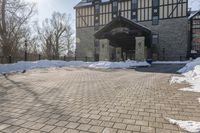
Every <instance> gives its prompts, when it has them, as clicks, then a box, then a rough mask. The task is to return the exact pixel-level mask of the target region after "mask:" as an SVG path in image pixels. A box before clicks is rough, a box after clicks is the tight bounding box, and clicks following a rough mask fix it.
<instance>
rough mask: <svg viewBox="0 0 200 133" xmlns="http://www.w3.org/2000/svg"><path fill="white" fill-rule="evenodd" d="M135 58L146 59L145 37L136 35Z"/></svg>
mask: <svg viewBox="0 0 200 133" xmlns="http://www.w3.org/2000/svg"><path fill="white" fill-rule="evenodd" d="M135 41H136V43H135V45H136V46H135V60H138V61H144V60H145V58H146V57H145V37H135Z"/></svg>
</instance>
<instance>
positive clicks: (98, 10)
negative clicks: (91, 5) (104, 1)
mask: <svg viewBox="0 0 200 133" xmlns="http://www.w3.org/2000/svg"><path fill="white" fill-rule="evenodd" d="M95 11H96V13H99V12H100V7H99V5H95Z"/></svg>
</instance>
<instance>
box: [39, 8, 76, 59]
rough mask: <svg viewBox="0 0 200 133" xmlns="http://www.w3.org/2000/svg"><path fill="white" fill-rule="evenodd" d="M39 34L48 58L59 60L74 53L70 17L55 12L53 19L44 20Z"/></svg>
mask: <svg viewBox="0 0 200 133" xmlns="http://www.w3.org/2000/svg"><path fill="white" fill-rule="evenodd" d="M38 32H39V35H40V37H41V40H42V43H43V50H44V53H45V54H46V55H47V56H48V57H51V56H54V57H56V58H59V57H60V55H66V54H68V53H69V51H72V45H73V44H74V38H73V30H72V28H71V24H70V16H69V15H66V14H65V13H64V14H61V13H59V12H54V13H53V14H52V18H50V19H45V20H44V22H43V24H42V28H39V30H38Z"/></svg>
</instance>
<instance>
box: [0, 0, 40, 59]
mask: <svg viewBox="0 0 200 133" xmlns="http://www.w3.org/2000/svg"><path fill="white" fill-rule="evenodd" d="M0 3H1V4H0V47H1V48H2V53H3V55H4V56H8V55H15V54H16V52H17V51H18V49H19V48H21V47H22V46H21V45H22V43H23V42H24V40H25V36H26V34H28V32H29V31H30V30H29V28H30V27H28V22H29V20H30V19H31V17H32V16H33V15H34V13H35V11H36V10H35V5H34V4H30V3H25V2H24V1H22V0H0Z"/></svg>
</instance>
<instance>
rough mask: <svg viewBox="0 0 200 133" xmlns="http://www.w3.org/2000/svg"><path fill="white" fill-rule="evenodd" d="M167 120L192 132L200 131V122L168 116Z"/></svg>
mask: <svg viewBox="0 0 200 133" xmlns="http://www.w3.org/2000/svg"><path fill="white" fill-rule="evenodd" d="M167 120H168V121H169V122H170V123H172V124H176V125H178V126H180V127H181V128H183V129H184V130H186V131H188V132H192V133H198V132H200V122H195V121H182V120H174V119H170V118H167Z"/></svg>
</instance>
